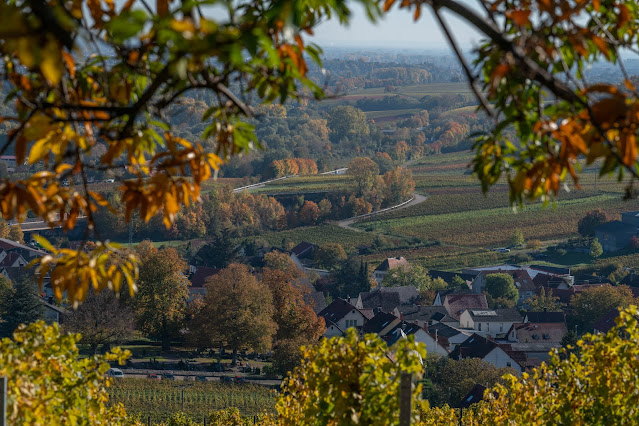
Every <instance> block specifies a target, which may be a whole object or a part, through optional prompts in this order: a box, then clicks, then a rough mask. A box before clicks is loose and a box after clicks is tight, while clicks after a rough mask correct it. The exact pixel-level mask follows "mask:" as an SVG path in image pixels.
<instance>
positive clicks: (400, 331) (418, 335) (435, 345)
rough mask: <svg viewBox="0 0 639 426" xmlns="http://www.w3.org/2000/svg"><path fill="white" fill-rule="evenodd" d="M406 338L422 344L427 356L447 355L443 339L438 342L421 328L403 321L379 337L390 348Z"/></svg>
mask: <svg viewBox="0 0 639 426" xmlns="http://www.w3.org/2000/svg"><path fill="white" fill-rule="evenodd" d="M407 336H413V338H414V339H415V342H417V343H423V344H424V345H425V346H426V352H427V353H429V354H437V355H441V356H447V355H448V349H446V345H445V344H444V340H443V339H442V340H440V341H439V342H438V341H436V340H435V339H434V338H433V337H432V336H431V335H430V334H428V333H427V332H426V330H424V329H423V328H422V327H420V326H418V325H416V324H410V323H407V322H405V321H402V322H401V323H399V324H397V325H396V326H395V327H393V329H391V330H390V331H389V332H388V333H386V334H385V335H384V336H381V337H382V339H384V340H385V341H386V343H387V344H388V346H389V347H391V346H393V345H394V344H395V343H396V342H397V341H398V340H399V339H402V338H406V337H407Z"/></svg>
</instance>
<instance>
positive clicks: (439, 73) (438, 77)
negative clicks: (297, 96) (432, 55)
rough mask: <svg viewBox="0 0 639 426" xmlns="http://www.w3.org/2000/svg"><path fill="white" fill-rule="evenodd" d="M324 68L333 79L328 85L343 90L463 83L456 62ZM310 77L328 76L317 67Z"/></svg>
mask: <svg viewBox="0 0 639 426" xmlns="http://www.w3.org/2000/svg"><path fill="white" fill-rule="evenodd" d="M323 68H324V70H326V71H328V75H329V76H330V78H329V79H328V83H329V85H330V86H331V87H335V88H338V89H341V90H350V89H356V88H362V87H365V88H367V87H386V86H408V85H415V84H425V83H435V82H451V81H455V82H456V81H462V75H461V73H460V70H459V68H458V67H457V66H456V64H455V63H454V62H453V61H451V62H450V64H444V63H441V62H439V63H438V62H437V61H434V60H426V61H424V62H423V63H398V62H379V61H374V60H373V61H367V60H364V59H329V60H325V61H324V63H323ZM310 74H311V76H312V77H313V78H314V79H316V80H317V81H319V82H324V81H325V80H326V77H325V74H326V72H324V73H322V72H321V69H319V68H317V67H312V68H311V73H310Z"/></svg>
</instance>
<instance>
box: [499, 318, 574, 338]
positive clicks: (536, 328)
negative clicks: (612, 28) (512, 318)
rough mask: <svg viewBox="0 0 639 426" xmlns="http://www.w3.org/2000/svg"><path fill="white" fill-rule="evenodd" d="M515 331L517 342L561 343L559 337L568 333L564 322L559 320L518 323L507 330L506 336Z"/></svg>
mask: <svg viewBox="0 0 639 426" xmlns="http://www.w3.org/2000/svg"><path fill="white" fill-rule="evenodd" d="M513 331H515V333H516V334H517V340H518V341H519V343H543V342H551V343H561V339H562V338H563V337H564V336H565V335H566V334H568V328H567V327H566V324H564V323H562V322H561V323H560V322H545V323H534V322H526V323H518V324H513V325H512V327H511V328H510V330H508V336H509V338H510V333H512V332H513Z"/></svg>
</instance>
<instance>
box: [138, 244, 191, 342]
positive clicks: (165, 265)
mask: <svg viewBox="0 0 639 426" xmlns="http://www.w3.org/2000/svg"><path fill="white" fill-rule="evenodd" d="M136 252H137V255H138V257H139V259H140V278H139V280H138V293H137V294H136V296H135V297H134V298H133V299H132V303H133V307H134V310H135V315H136V317H137V322H138V325H139V326H140V329H141V330H142V331H144V332H145V333H148V334H150V335H151V336H154V337H157V338H159V339H160V340H161V342H162V349H164V350H168V349H169V348H170V345H171V338H173V337H175V336H176V335H177V333H178V331H179V330H180V328H182V326H183V324H184V319H185V315H186V302H187V300H188V298H189V285H190V284H189V280H188V279H186V277H185V275H184V273H185V271H186V269H187V264H186V263H185V262H184V260H182V259H181V258H180V255H179V254H178V252H177V251H176V250H175V249H174V248H170V247H169V248H164V249H162V250H158V249H157V248H155V247H154V246H153V244H152V243H151V242H150V241H144V242H142V243H141V244H140V245H139V246H138V247H137V249H136Z"/></svg>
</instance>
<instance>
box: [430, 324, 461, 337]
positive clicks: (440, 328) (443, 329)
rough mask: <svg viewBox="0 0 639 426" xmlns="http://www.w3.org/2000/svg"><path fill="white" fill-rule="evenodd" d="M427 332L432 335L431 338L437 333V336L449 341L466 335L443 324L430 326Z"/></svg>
mask: <svg viewBox="0 0 639 426" xmlns="http://www.w3.org/2000/svg"><path fill="white" fill-rule="evenodd" d="M427 331H428V334H430V335H431V336H435V333H437V336H444V337H446V338H447V339H448V338H451V337H455V336H457V335H458V334H466V333H464V332H462V331H461V330H458V329H456V328H454V327H451V326H449V325H447V324H444V323H441V322H440V323H437V324H433V325H429V326H428V328H427Z"/></svg>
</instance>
